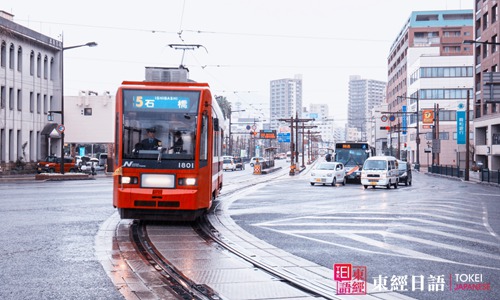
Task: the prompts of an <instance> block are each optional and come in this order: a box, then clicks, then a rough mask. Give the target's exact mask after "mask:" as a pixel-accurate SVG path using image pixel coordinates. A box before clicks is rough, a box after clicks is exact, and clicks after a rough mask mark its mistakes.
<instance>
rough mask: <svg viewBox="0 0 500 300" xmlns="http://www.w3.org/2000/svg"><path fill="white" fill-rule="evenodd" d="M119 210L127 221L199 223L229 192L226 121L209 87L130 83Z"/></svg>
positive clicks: (121, 111) (119, 143)
mask: <svg viewBox="0 0 500 300" xmlns="http://www.w3.org/2000/svg"><path fill="white" fill-rule="evenodd" d="M115 113H116V120H115V149H114V151H115V153H114V154H115V157H114V170H115V171H114V173H113V174H114V175H115V176H114V180H113V206H114V207H116V208H117V209H118V212H119V214H120V217H121V218H122V219H139V220H150V221H171V220H172V221H193V220H196V219H197V218H198V217H199V216H201V215H203V214H204V213H206V212H207V211H208V210H209V209H210V207H211V205H212V201H213V200H214V199H215V198H216V197H217V196H218V195H219V193H220V190H221V189H222V173H223V170H222V161H223V160H222V144H223V136H224V135H223V134H224V127H223V124H224V123H225V122H224V116H223V114H222V110H221V109H220V107H219V105H218V104H217V101H216V100H215V99H214V98H213V96H212V94H211V91H210V88H209V85H208V84H207V83H195V82H187V81H186V82H162V81H138V82H135V81H124V82H123V83H122V84H121V86H120V87H119V88H118V91H117V93H116V112H115Z"/></svg>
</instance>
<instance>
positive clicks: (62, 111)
mask: <svg viewBox="0 0 500 300" xmlns="http://www.w3.org/2000/svg"><path fill="white" fill-rule="evenodd" d="M61 46H62V47H61V61H60V63H59V65H60V68H61V70H60V73H61V125H64V66H63V64H64V57H63V56H64V40H63V41H62V43H61ZM60 165H61V170H60V172H61V174H64V130H63V131H61V164H60Z"/></svg>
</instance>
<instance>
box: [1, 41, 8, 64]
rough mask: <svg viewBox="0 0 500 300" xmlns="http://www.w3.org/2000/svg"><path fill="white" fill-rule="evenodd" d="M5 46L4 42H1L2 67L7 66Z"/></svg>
mask: <svg viewBox="0 0 500 300" xmlns="http://www.w3.org/2000/svg"><path fill="white" fill-rule="evenodd" d="M6 60H7V45H5V42H2V47H1V50H0V65H1V66H2V67H5V66H6V65H7V62H6Z"/></svg>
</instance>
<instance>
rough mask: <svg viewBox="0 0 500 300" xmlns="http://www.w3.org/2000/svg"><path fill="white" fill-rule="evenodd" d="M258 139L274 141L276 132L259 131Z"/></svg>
mask: <svg viewBox="0 0 500 300" xmlns="http://www.w3.org/2000/svg"><path fill="white" fill-rule="evenodd" d="M260 138H261V139H268V140H271V139H276V130H265V129H264V130H261V131H260Z"/></svg>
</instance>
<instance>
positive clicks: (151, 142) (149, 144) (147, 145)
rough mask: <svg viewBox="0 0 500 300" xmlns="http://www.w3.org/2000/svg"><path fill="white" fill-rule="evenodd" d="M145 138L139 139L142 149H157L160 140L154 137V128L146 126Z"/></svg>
mask: <svg viewBox="0 0 500 300" xmlns="http://www.w3.org/2000/svg"><path fill="white" fill-rule="evenodd" d="M146 134H147V136H148V137H147V138H145V139H143V140H142V141H141V148H142V150H157V149H158V148H159V147H161V140H159V139H157V138H156V137H155V134H156V128H154V127H152V128H148V129H146Z"/></svg>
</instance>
